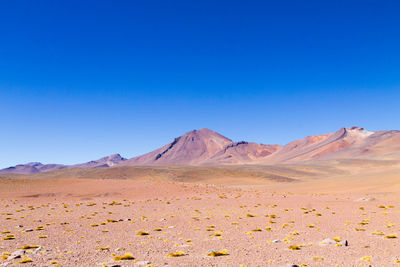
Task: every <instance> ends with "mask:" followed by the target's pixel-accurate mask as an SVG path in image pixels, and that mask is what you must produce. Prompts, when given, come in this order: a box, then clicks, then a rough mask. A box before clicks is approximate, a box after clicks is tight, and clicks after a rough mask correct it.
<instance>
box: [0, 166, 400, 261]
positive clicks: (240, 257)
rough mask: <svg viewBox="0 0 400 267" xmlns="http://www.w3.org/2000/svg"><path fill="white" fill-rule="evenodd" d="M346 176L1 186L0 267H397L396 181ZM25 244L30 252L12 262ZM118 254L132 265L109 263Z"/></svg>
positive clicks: (9, 182)
mask: <svg viewBox="0 0 400 267" xmlns="http://www.w3.org/2000/svg"><path fill="white" fill-rule="evenodd" d="M353 176H354V177H351V176H350V177H351V178H352V179H350V180H349V179H347V180H346V179H344V178H343V177H342V178H337V179H339V180H334V178H327V179H326V180H318V179H317V180H313V179H314V178H313V179H311V180H307V181H303V182H295V183H284V184H282V183H276V184H270V183H266V184H264V185H261V184H257V185H250V184H248V185H238V184H236V185H235V186H227V185H226V183H222V185H205V184H197V183H182V182H176V181H168V180H164V181H163V180H154V181H148V180H146V179H140V180H130V179H127V180H121V179H71V178H68V179H63V178H57V179H52V178H46V179H38V178H35V179H21V178H18V179H5V178H3V179H1V180H0V183H1V185H0V199H1V202H0V211H1V214H0V222H1V224H0V232H1V234H0V238H1V239H0V253H1V254H2V257H3V258H2V259H1V260H0V266H7V265H8V266H14V265H15V266H19V265H21V264H22V263H20V262H21V261H24V260H25V261H29V260H27V259H30V260H31V261H32V262H27V263H24V265H26V266H61V265H62V266H105V265H106V266H146V265H148V266H241V265H243V266H287V265H289V266H291V264H296V265H298V266H397V265H399V266H400V242H399V238H400V229H399V226H400V204H399V198H400V195H399V194H398V193H397V192H398V191H397V188H398V182H397V180H399V179H398V175H397V176H396V175H395V172H392V173H391V174H387V177H389V178H387V180H385V181H386V182H385V183H383V186H382V187H378V186H377V182H376V179H373V177H372V176H371V177H369V178H368V177H367V178H366V179H365V180H363V181H364V184H360V179H361V176H357V175H356V174H353ZM335 181H336V183H335ZM345 181H347V183H346V182H345ZM349 181H351V183H350V182H349ZM372 181H374V182H372ZM361 183H362V181H361ZM358 184H359V185H360V186H359V187H357V185H358ZM368 184H370V186H368ZM390 184H391V185H392V186H390ZM373 187H375V188H380V190H375V191H376V192H374V190H372V189H371V188H373ZM350 188H353V190H351V189H350ZM357 188H359V190H355V189H357ZM390 189H396V190H390ZM289 191H290V192H291V193H289ZM140 232H142V234H144V235H140V234H139V233H140ZM327 238H330V239H332V240H330V241H325V244H321V242H322V241H323V240H324V239H327ZM7 239H8V240H7ZM346 240H347V242H348V246H346V245H345V241H346ZM341 242H342V243H341ZM326 243H327V244H326ZM24 246H34V247H33V248H25V249H23V250H22V252H21V254H23V255H21V256H20V257H19V258H15V259H13V256H12V255H9V254H12V253H15V252H16V251H18V250H19V249H21V248H23V247H24ZM35 246H39V247H35ZM212 251H214V252H225V253H222V254H226V255H221V256H217V257H213V256H212V255H211V254H209V253H211V252H212ZM177 252H182V253H181V254H183V255H181V256H179V257H170V256H169V254H170V253H177ZM125 254H131V255H132V256H133V257H134V259H131V260H114V257H117V256H122V255H125ZM214 254H215V253H214ZM208 255H211V256H208Z"/></svg>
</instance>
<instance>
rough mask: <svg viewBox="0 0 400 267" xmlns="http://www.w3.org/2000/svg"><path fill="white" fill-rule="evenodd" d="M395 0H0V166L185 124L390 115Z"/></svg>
mask: <svg viewBox="0 0 400 267" xmlns="http://www.w3.org/2000/svg"><path fill="white" fill-rule="evenodd" d="M399 13H400V2H398V1H367V0H363V1H234V0H230V1H215V0H212V1H211V0H210V1H205V0H202V1H186V0H185V1H153V0H147V1H100V0H96V1H72V0H69V1H61V0H60V1H39V0H38V1H19V0H13V1H11V0H10V1H7V0H6V1H1V3H0V25H2V26H1V27H0V119H1V125H2V127H1V131H0V168H2V167H7V166H10V165H15V164H17V163H25V162H29V161H41V162H44V163H64V164H72V163H79V162H85V161H89V160H92V159H97V158H100V157H102V156H106V155H109V154H113V153H121V154H122V155H123V156H125V157H133V156H136V155H139V154H142V153H145V152H149V151H151V150H153V149H155V148H157V147H159V146H161V145H164V144H166V143H168V142H169V141H171V140H172V139H173V138H174V137H176V136H179V135H181V134H183V133H185V132H187V131H190V130H192V129H198V128H202V127H207V128H210V129H212V130H215V131H217V132H219V133H221V134H223V135H225V136H227V137H229V138H231V139H233V140H235V141H240V140H246V141H252V142H259V143H265V144H270V143H277V144H286V143H288V142H290V141H292V140H294V139H299V138H304V137H305V136H307V135H313V134H322V133H326V132H333V131H336V130H337V129H339V128H341V127H344V126H346V127H347V126H348V127H350V126H355V125H356V126H362V127H364V128H366V129H368V130H390V129H400V118H399V114H400V104H399V99H400V63H399V62H400V19H399V15H398V14H399Z"/></svg>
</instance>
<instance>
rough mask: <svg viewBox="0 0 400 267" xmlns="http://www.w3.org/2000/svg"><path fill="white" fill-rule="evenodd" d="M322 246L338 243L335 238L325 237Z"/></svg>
mask: <svg viewBox="0 0 400 267" xmlns="http://www.w3.org/2000/svg"><path fill="white" fill-rule="evenodd" d="M319 244H320V246H327V245H333V244H336V241H335V240H332V239H330V238H325V239H324V240H322V241H321V242H320V243H319Z"/></svg>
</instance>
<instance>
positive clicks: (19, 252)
mask: <svg viewBox="0 0 400 267" xmlns="http://www.w3.org/2000/svg"><path fill="white" fill-rule="evenodd" d="M22 255H25V250H23V249H19V250H16V251H14V252H13V253H11V255H10V260H13V259H19V258H21V257H22Z"/></svg>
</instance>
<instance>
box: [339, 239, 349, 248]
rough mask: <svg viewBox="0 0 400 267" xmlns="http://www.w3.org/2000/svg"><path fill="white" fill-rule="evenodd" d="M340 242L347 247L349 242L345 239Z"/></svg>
mask: <svg viewBox="0 0 400 267" xmlns="http://www.w3.org/2000/svg"><path fill="white" fill-rule="evenodd" d="M340 244H341V245H342V246H344V247H347V246H348V245H349V242H347V240H343V241H340Z"/></svg>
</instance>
